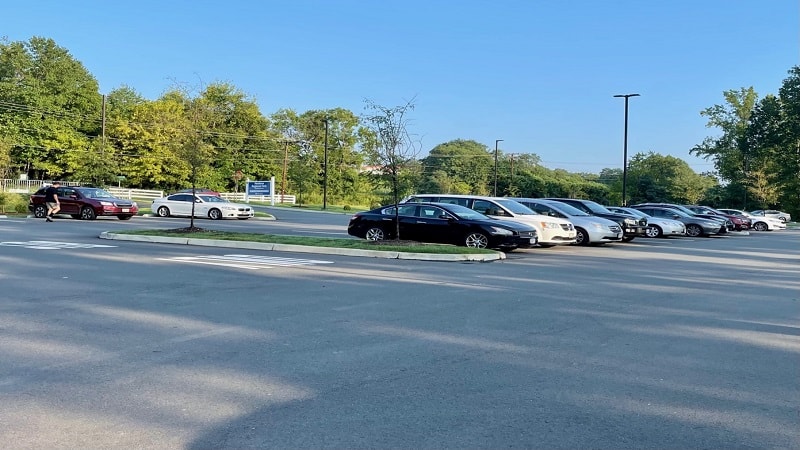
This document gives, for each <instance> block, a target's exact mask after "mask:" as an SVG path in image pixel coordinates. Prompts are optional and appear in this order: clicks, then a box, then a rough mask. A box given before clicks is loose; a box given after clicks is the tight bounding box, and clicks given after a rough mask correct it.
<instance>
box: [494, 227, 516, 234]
mask: <svg viewBox="0 0 800 450" xmlns="http://www.w3.org/2000/svg"><path fill="white" fill-rule="evenodd" d="M489 230H491V233H492V234H499V235H501V236H511V235H513V234H514V232H513V231H511V230H507V229H505V228H500V227H489Z"/></svg>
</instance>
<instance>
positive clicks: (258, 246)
mask: <svg viewBox="0 0 800 450" xmlns="http://www.w3.org/2000/svg"><path fill="white" fill-rule="evenodd" d="M100 239H110V240H117V241H135V242H150V243H156V244H179V245H196V246H200V247H224V248H239V249H247V250H267V251H276V252H296V253H316V254H321V255H341V256H357V257H366V258H384V259H414V260H421V261H484V262H485V261H497V260H499V259H506V254H505V253H502V252H496V253H493V254H485V255H474V254H455V255H443V254H438V253H410V252H395V251H381V250H362V249H353V248H337V247H313V246H310V245H292V244H270V243H266V242H247V241H223V240H218V239H193V238H179V237H165V236H146V235H141V234H120V233H111V232H108V231H104V232H102V233H100Z"/></svg>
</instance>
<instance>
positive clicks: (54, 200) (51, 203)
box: [44, 181, 61, 222]
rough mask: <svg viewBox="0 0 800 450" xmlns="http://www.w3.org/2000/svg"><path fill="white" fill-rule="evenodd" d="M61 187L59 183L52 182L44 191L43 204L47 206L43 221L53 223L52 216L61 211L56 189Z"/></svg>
mask: <svg viewBox="0 0 800 450" xmlns="http://www.w3.org/2000/svg"><path fill="white" fill-rule="evenodd" d="M59 187H61V183H59V182H58V181H54V182H53V184H52V185H51V186H50V187H49V188H47V190H46V191H44V202H45V204H46V205H47V214H46V215H45V220H47V221H48V222H52V221H53V214H56V213H57V212H59V211H60V210H61V202H60V201H59V200H58V188H59Z"/></svg>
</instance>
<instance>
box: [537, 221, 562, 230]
mask: <svg viewBox="0 0 800 450" xmlns="http://www.w3.org/2000/svg"><path fill="white" fill-rule="evenodd" d="M541 224H542V228H550V229H553V230H557V229H559V228H561V226H560V225H559V224H557V223H555V222H541Z"/></svg>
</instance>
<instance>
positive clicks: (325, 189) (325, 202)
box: [322, 117, 328, 209]
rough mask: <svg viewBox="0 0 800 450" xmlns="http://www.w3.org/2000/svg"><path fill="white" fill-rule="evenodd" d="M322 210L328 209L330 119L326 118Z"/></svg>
mask: <svg viewBox="0 0 800 450" xmlns="http://www.w3.org/2000/svg"><path fill="white" fill-rule="evenodd" d="M322 169H323V174H322V209H328V118H327V117H326V118H325V161H324V162H323V165H322Z"/></svg>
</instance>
